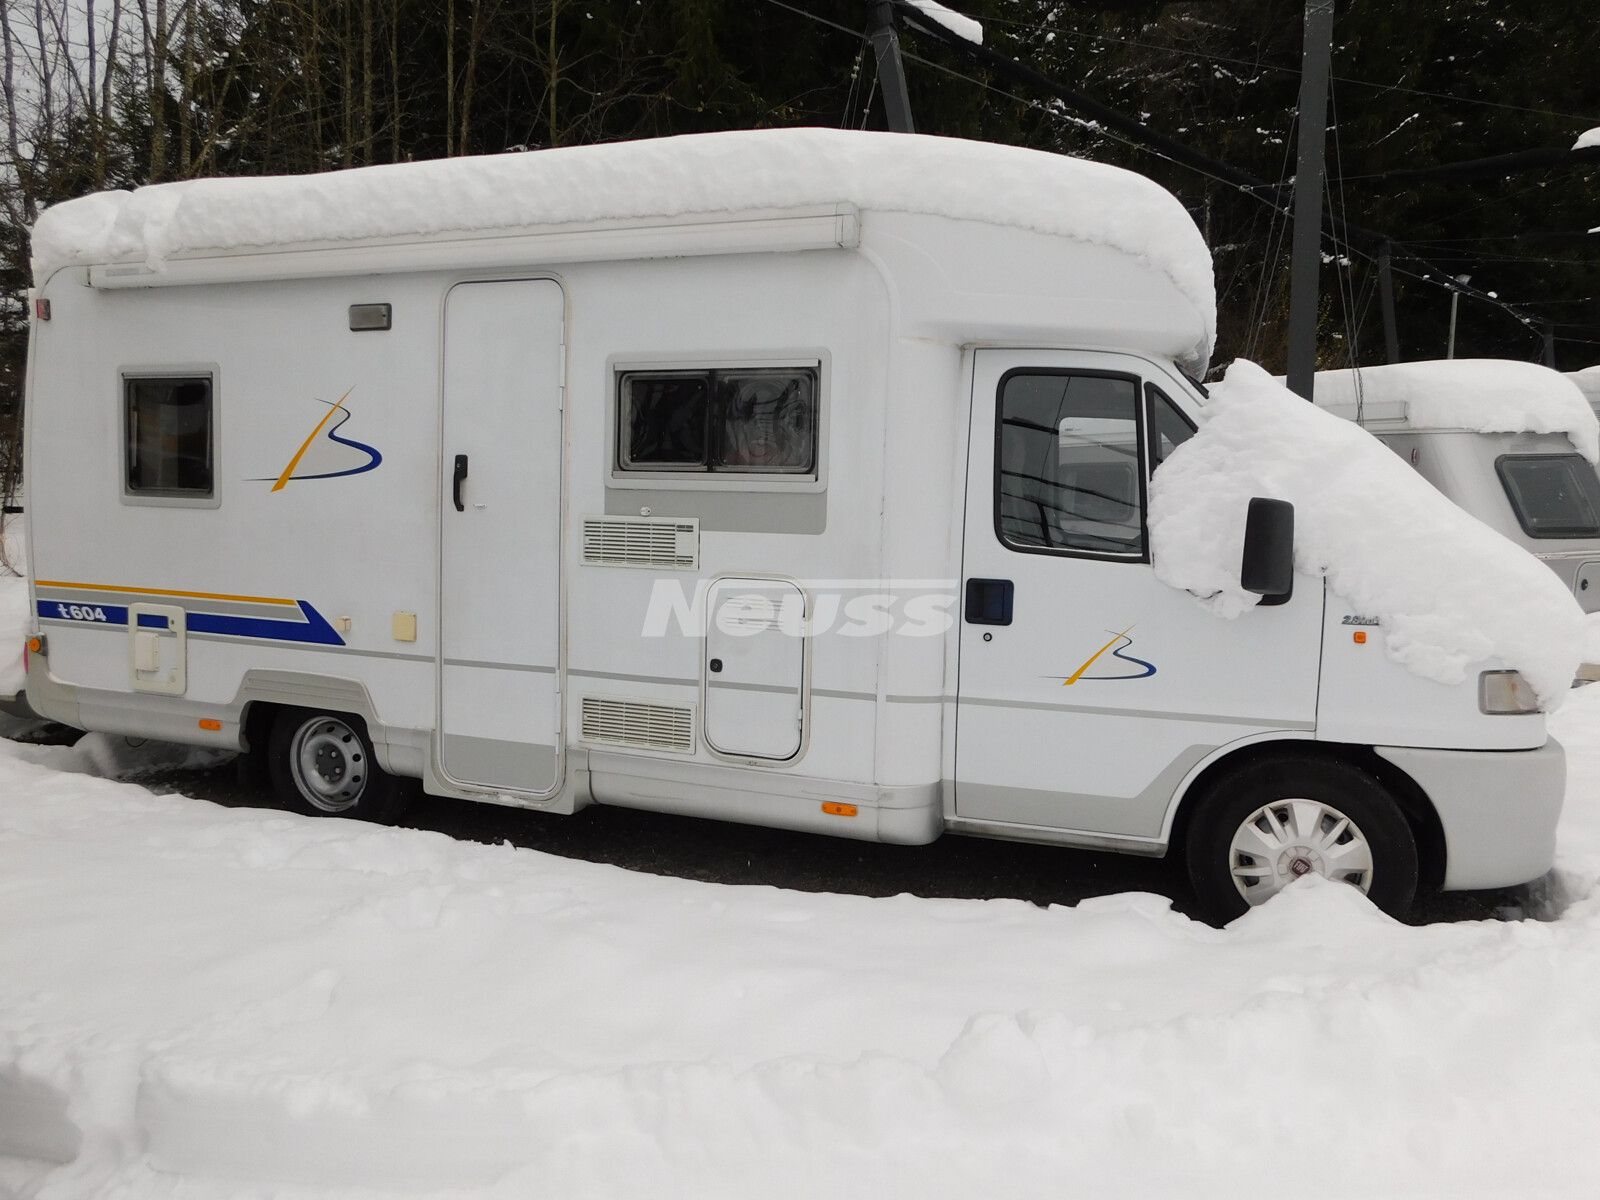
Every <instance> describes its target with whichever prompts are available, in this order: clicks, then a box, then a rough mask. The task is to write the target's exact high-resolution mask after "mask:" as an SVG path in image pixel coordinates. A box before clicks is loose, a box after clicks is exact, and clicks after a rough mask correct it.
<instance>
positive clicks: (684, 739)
mask: <svg viewBox="0 0 1600 1200" xmlns="http://www.w3.org/2000/svg"><path fill="white" fill-rule="evenodd" d="M583 740H584V741H586V742H604V743H606V744H608V745H613V746H639V747H642V748H644V749H648V750H671V751H674V752H676V753H679V754H688V753H692V752H693V751H694V709H693V708H691V707H690V706H689V705H686V704H684V705H680V704H657V703H653V702H651V701H649V700H613V699H610V698H606V697H600V696H585V697H584V698H583Z"/></svg>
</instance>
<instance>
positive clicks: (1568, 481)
mask: <svg viewBox="0 0 1600 1200" xmlns="http://www.w3.org/2000/svg"><path fill="white" fill-rule="evenodd" d="M1494 465H1495V470H1497V471H1498V472H1499V473H1500V483H1501V486H1502V487H1504V488H1505V490H1506V498H1507V499H1509V500H1510V501H1511V510H1512V511H1513V512H1515V513H1516V514H1517V520H1518V521H1519V522H1520V523H1521V525H1522V530H1523V532H1524V533H1526V534H1527V535H1528V536H1529V537H1536V538H1588V537H1600V479H1597V478H1596V476H1595V469H1594V467H1593V465H1592V464H1590V463H1589V462H1588V461H1587V460H1585V459H1584V458H1582V457H1581V456H1579V455H1577V454H1503V455H1501V456H1500V457H1499V458H1498V459H1496V460H1495V464H1494Z"/></svg>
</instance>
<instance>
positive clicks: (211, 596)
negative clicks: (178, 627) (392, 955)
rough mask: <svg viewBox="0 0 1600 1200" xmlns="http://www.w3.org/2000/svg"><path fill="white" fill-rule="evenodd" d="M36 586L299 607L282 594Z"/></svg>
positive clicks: (53, 582) (45, 582)
mask: <svg viewBox="0 0 1600 1200" xmlns="http://www.w3.org/2000/svg"><path fill="white" fill-rule="evenodd" d="M33 585H34V587H46V588H75V589H77V590H78V591H82V592H126V593H128V594H129V595H131V596H183V597H186V598H188V599H191V600H236V601H238V602H239V603H241V604H287V605H289V607H291V608H298V607H300V606H299V603H298V602H297V601H294V600H285V599H283V598H282V597H281V596H233V595H229V594H228V593H226V592H175V591H171V590H170V589H167V588H145V587H119V586H118V585H116V584H112V583H67V582H66V581H64V580H60V579H35V580H34V581H33Z"/></svg>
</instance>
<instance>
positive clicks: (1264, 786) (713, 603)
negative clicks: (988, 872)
mask: <svg viewBox="0 0 1600 1200" xmlns="http://www.w3.org/2000/svg"><path fill="white" fill-rule="evenodd" d="M494 172H500V173H503V174H504V175H505V177H504V178H499V177H497V178H498V185H497V186H495V187H492V188H478V187H476V185H477V184H478V183H480V182H482V180H483V179H484V178H485V175H486V173H494ZM517 172H522V173H524V174H525V176H526V178H525V179H522V180H521V182H518V179H519V178H520V177H518V176H517V174H516V173H517ZM418 181H421V183H424V184H426V187H427V189H428V190H427V192H426V193H425V194H426V195H431V196H433V197H434V199H433V200H432V201H431V203H432V205H433V208H432V209H430V210H429V211H428V213H427V214H426V216H425V217H424V218H423V219H422V220H421V223H422V224H426V225H427V228H426V229H425V230H424V231H423V232H420V233H416V234H412V235H405V236H402V235H401V234H399V233H397V232H396V231H395V228H394V227H393V225H392V224H391V223H386V222H389V221H390V215H391V214H393V213H399V214H401V217H404V218H405V219H412V218H413V217H414V214H415V211H416V209H417V206H418V205H419V204H421V203H422V201H421V200H419V195H423V194H424V193H421V192H419V191H418V188H417V187H416V186H414V185H416V184H417V183H418ZM452 189H456V190H454V191H453V190H452ZM150 191H151V193H154V194H151V195H147V194H146V193H143V192H141V193H135V194H133V195H132V196H122V197H116V198H110V199H108V198H105V197H94V198H91V199H90V200H87V201H77V202H74V203H72V204H68V205H66V206H63V208H62V209H60V210H56V212H55V214H54V215H52V214H47V215H46V217H45V218H44V222H43V223H42V224H41V226H40V231H39V235H38V240H37V241H36V257H38V258H39V260H40V262H39V275H40V277H39V278H38V280H37V288H36V291H35V292H34V302H35V305H36V313H37V315H36V319H35V322H34V325H33V329H32V342H31V359H30V374H29V394H28V424H27V454H28V459H27V468H28V480H29V487H30V503H29V505H28V519H29V522H30V526H31V529H30V533H31V539H32V540H31V543H30V544H31V546H32V550H33V561H34V565H35V575H36V577H35V578H34V579H33V581H32V587H33V591H34V600H35V603H36V605H37V616H38V625H37V631H38V638H37V640H36V642H35V649H34V652H33V653H32V655H31V658H30V665H29V672H28V696H29V699H30V701H31V702H32V704H33V705H34V707H35V708H36V709H38V711H39V712H41V713H42V714H45V715H48V716H50V717H52V718H54V719H56V720H59V721H63V722H66V723H68V724H70V725H74V726H78V727H80V728H84V729H91V730H105V731H108V732H114V733H122V734H135V735H141V736H150V737H160V738H167V739H171V740H175V741H183V742H192V743H196V744H200V745H210V746H222V747H233V748H240V749H246V750H249V751H251V752H253V753H260V754H265V755H267V756H268V758H269V766H270V768H271V770H272V774H273V776H274V779H275V780H276V783H277V785H278V787H279V789H280V790H281V791H282V793H283V795H284V797H285V798H286V800H287V801H288V802H289V803H291V804H293V805H296V806H298V807H299V808H301V809H302V810H304V811H306V812H309V813H324V814H327V813H331V814H343V815H348V816H360V817H370V818H374V819H379V820H383V819H392V818H393V816H394V815H395V813H396V812H397V805H398V801H399V798H400V796H401V795H402V793H403V791H404V789H403V787H402V786H401V778H404V777H409V778H410V779H420V780H421V785H422V787H423V788H424V789H425V790H426V791H428V792H430V793H433V794H436V795H445V796H455V797H461V798H463V799H468V800H484V801H490V802H494V803H500V804H509V805H519V806H523V807H527V808H533V809H540V810H545V811H551V812H562V813H570V812H573V811H575V810H577V809H580V808H582V807H583V806H585V805H587V804H590V803H599V804H614V805H629V806H635V807H640V808H649V809H657V810H663V811H671V812H679V813H686V814H692V815H697V816H703V817H715V818H721V819H725V820H733V821H744V822H751V823H756V824H766V825H773V826H781V827H786V828H792V829H802V830H811V831H815V832H818V833H827V834H835V835H841V836H845V837H854V838H862V839H868V840H877V841H885V842H899V843H922V842H929V841H932V840H933V839H935V838H937V837H939V836H940V835H941V834H942V833H944V832H946V831H955V832H960V833H967V834H978V835H984V836H993V837H1002V838H1012V839H1020V840H1027V841H1036V842H1047V843H1059V844H1062V845H1069V846H1081V847H1097V848H1102V849H1111V850H1117V851H1124V852H1128V853H1133V854H1143V855H1162V854H1165V853H1167V852H1168V851H1169V850H1172V851H1176V852H1179V853H1181V854H1183V855H1185V856H1186V857H1187V863H1188V867H1189V870H1190V873H1191V875H1192V876H1193V878H1194V881H1195V884H1196V888H1197V891H1198V893H1199V895H1200V898H1201V900H1202V902H1203V904H1204V905H1205V906H1206V910H1207V911H1208V912H1209V913H1210V914H1212V915H1213V916H1214V917H1226V916H1228V915H1231V914H1232V913H1235V912H1239V911H1243V910H1244V908H1245V907H1246V905H1247V904H1248V903H1253V902H1257V901H1260V900H1262V899H1265V898H1266V897H1268V896H1271V895H1272V894H1274V893H1275V892H1276V891H1277V890H1278V889H1280V888H1281V887H1283V886H1284V885H1285V884H1286V883H1288V882H1290V881H1292V880H1293V879H1295V878H1296V877H1298V876H1300V875H1303V874H1306V873H1313V872H1314V873H1320V874H1323V875H1326V876H1328V877H1330V878H1334V879H1339V880H1344V881H1346V882H1348V883H1350V884H1352V885H1354V886H1357V887H1359V888H1360V889H1361V890H1363V891H1365V892H1367V893H1368V894H1369V895H1371V896H1372V898H1373V899H1374V900H1375V901H1376V902H1378V903H1380V904H1382V905H1383V906H1384V907H1385V908H1387V909H1390V910H1391V911H1399V910H1402V909H1404V908H1405V907H1406V906H1407V905H1408V903H1409V902H1410V900H1411V898H1412V895H1413V893H1414V891H1415V890H1416V888H1417V887H1418V886H1419V881H1420V884H1421V885H1422V886H1443V887H1446V888H1484V887H1493V886H1501V885H1511V884H1519V883H1522V882H1524V881H1527V880H1530V879H1533V878H1535V877H1537V876H1539V875H1541V874H1543V873H1544V872H1545V871H1546V870H1548V869H1549V867H1550V865H1551V862H1552V857H1553V846H1554V837H1555V825H1556V819H1557V816H1558V813H1559V809H1560V806H1561V799H1562V793H1563V786H1564V760H1563V756H1562V752H1561V749H1560V746H1559V745H1558V744H1557V743H1555V742H1553V741H1551V740H1549V739H1548V737H1547V735H1546V730H1545V722H1544V717H1543V715H1542V714H1541V713H1540V712H1539V711H1538V707H1537V703H1536V701H1535V700H1534V699H1533V697H1532V695H1531V692H1530V690H1529V689H1528V687H1527V686H1526V685H1525V684H1524V683H1523V682H1522V681H1521V679H1520V676H1518V675H1517V674H1516V673H1515V672H1512V671H1505V670H1502V669H1500V666H1501V665H1500V664H1496V663H1485V664H1481V674H1480V670H1479V669H1475V670H1474V671H1473V672H1472V673H1471V675H1470V677H1469V679H1468V681H1467V682H1465V683H1463V684H1462V685H1460V686H1456V687H1447V686H1443V685H1441V684H1438V683H1433V682H1429V681H1427V680H1424V679H1421V678H1419V677H1417V676H1415V675H1413V674H1410V673H1408V672H1407V671H1406V670H1404V669H1403V668H1402V667H1400V666H1398V665H1396V664H1395V663H1394V662H1392V661H1390V660H1389V659H1388V658H1387V657H1386V656H1385V654H1384V652H1383V650H1382V648H1381V646H1380V645H1379V644H1377V640H1373V641H1368V636H1367V635H1368V627H1369V626H1370V625H1371V624H1373V620H1372V619H1371V618H1369V617H1367V616H1364V615H1363V614H1360V613H1356V612H1352V611H1350V610H1349V608H1348V606H1347V605H1346V604H1345V603H1344V602H1342V601H1341V600H1340V599H1339V598H1338V597H1337V596H1335V595H1331V594H1326V593H1325V590H1324V585H1323V582H1322V581H1321V580H1320V579H1317V578H1311V577H1304V576H1302V577H1299V578H1293V577H1292V573H1291V565H1290V564H1291V562H1292V559H1291V558H1290V553H1291V550H1290V528H1291V527H1290V526H1289V525H1288V524H1287V523H1286V522H1284V521H1283V519H1282V518H1283V517H1284V516H1285V513H1284V512H1283V509H1284V508H1286V507H1287V506H1281V507H1276V508H1275V507H1274V506H1272V505H1270V504H1266V505H1261V506H1259V507H1260V508H1261V510H1262V520H1261V522H1260V523H1259V525H1258V526H1257V528H1256V529H1255V532H1254V533H1253V535H1252V537H1251V539H1249V540H1248V541H1247V545H1246V560H1247V561H1246V563H1245V564H1244V568H1245V570H1246V572H1247V574H1248V575H1250V576H1251V577H1252V578H1253V580H1254V583H1253V587H1254V590H1257V591H1258V592H1260V593H1262V594H1264V595H1267V596H1268V598H1269V603H1266V604H1264V605H1263V606H1262V607H1260V608H1258V609H1254V610H1252V611H1250V612H1248V613H1246V614H1245V615H1243V616H1242V617H1241V618H1240V619H1238V620H1234V621H1220V620H1218V619H1217V618H1215V617H1214V616H1212V615H1211V614H1210V613H1208V612H1207V611H1206V610H1205V609H1204V608H1203V607H1202V606H1201V605H1200V604H1198V603H1196V601H1195V600H1194V598H1193V597H1191V596H1190V595H1188V594H1187V593H1184V592H1181V591H1177V590H1174V589H1173V588H1170V587H1168V586H1166V585H1165V584H1163V583H1161V582H1160V581H1159V580H1158V579H1157V578H1156V576H1155V574H1154V572H1153V570H1152V567H1151V562H1150V552H1149V541H1148V536H1147V533H1146V528H1145V505H1146V493H1147V485H1148V480H1149V477H1150V474H1151V473H1152V472H1153V471H1155V470H1157V469H1158V468H1159V466H1160V464H1161V462H1162V460H1163V458H1164V456H1166V455H1167V454H1168V453H1169V452H1170V451H1171V450H1172V448H1173V447H1174V446H1175V445H1176V444H1177V443H1180V442H1182V441H1183V440H1185V439H1186V438H1188V437H1189V436H1190V434H1191V432H1192V431H1193V429H1194V416H1195V413H1196V411H1197V410H1198V407H1199V406H1200V405H1201V404H1202V400H1201V397H1200V394H1199V392H1198V391H1197V389H1196V387H1195V385H1194V384H1193V383H1192V382H1191V381H1190V378H1191V376H1192V375H1194V374H1197V373H1198V372H1199V371H1201V370H1203V369H1204V361H1203V360H1204V355H1205V353H1206V351H1207V348H1208V345H1209V339H1210V330H1211V322H1212V311H1211V303H1212V301H1211V295H1210V267H1209V257H1208V256H1207V255H1206V252H1205V249H1204V246H1203V244H1202V243H1201V241H1200V239H1199V235H1198V233H1197V231H1195V229H1194V226H1193V223H1192V222H1191V221H1190V220H1189V218H1188V216H1187V214H1185V213H1184V212H1183V211H1182V209H1181V208H1180V207H1179V206H1178V205H1177V204H1176V202H1175V201H1174V200H1173V199H1172V198H1171V197H1170V196H1168V195H1166V193H1164V192H1162V191H1161V190H1160V189H1159V188H1157V187H1156V186H1155V185H1154V184H1150V183H1149V182H1147V181H1145V180H1143V179H1140V178H1138V177H1137V176H1132V175H1128V174H1126V173H1124V172H1120V171H1115V170H1112V169H1110V168H1105V167H1101V166H1097V165H1095V164H1089V163H1082V162H1077V161H1074V160H1069V159H1061V158H1056V157H1054V156H1049V155H1043V154H1036V153H1033V152H1028V151H1019V150H1012V149H1005V148H998V147H991V146H983V145H978V144H973V143H961V142H949V141H943V140H939V139H928V138H913V137H903V136H902V137H892V138H891V137H888V136H887V135H866V134H851V133H837V132H827V131H801V130H787V131H776V132H768V133H759V134H729V135H711V136H707V137H700V138H687V139H672V140H671V141H667V142H661V143H640V144H632V145H619V146H610V147H598V148H592V149H587V150H582V151H548V152H540V153H537V154H533V155H522V156H505V157H502V158H497V159H491V160H479V161H462V160H454V161H451V162H447V163H430V164H417V165H415V166H403V167H394V168H389V167H384V168H374V169H371V170H367V171H358V172H347V173H343V174H341V175H333V176H320V177H315V178H307V179H304V180H271V181H202V182H200V183H195V184H181V185H172V186H169V187H166V188H162V189H151V190H150ZM569 202H570V204H571V205H572V206H573V207H571V208H569V209H563V208H562V205H563V204H566V203H569ZM719 204H720V205H723V207H718V205H719ZM89 205H98V206H100V207H98V208H92V209H91V208H89V207H87V206H89ZM651 205H655V206H656V207H655V208H654V209H652V208H651V207H650V206H651ZM401 217H396V218H394V219H395V220H398V219H401ZM52 221H54V223H53V224H52ZM452 222H455V224H452ZM208 239H209V240H208ZM41 247H42V249H41ZM45 318H48V319H45ZM1264 499H1267V500H1270V499H1271V498H1264ZM1291 581H1292V590H1291V587H1290V583H1291Z"/></svg>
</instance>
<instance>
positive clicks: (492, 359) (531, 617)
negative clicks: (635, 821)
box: [438, 279, 565, 793]
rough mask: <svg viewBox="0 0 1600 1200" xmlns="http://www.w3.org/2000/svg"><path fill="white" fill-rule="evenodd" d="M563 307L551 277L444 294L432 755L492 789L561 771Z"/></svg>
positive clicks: (526, 785)
mask: <svg viewBox="0 0 1600 1200" xmlns="http://www.w3.org/2000/svg"><path fill="white" fill-rule="evenodd" d="M564 307H565V305H564V300H563V296H562V293H561V288H560V287H559V286H558V285H557V284H555V283H553V282H551V281H549V280H528V279H519V280H506V281H497V282H493V283H463V284H457V285H456V286H455V287H454V288H452V289H451V290H450V293H449V296H448V297H447V299H446V301H445V325H444V422H443V440H442V445H441V452H442V455H443V461H442V462H441V464H440V465H441V468H442V470H441V478H442V482H443V495H442V498H441V499H442V510H441V512H440V517H439V524H440V543H441V544H440V555H439V562H440V572H441V575H442V579H441V582H440V589H439V591H440V613H439V620H440V632H439V652H440V663H439V744H438V755H439V762H440V765H441V766H442V767H443V770H444V774H445V775H446V776H447V777H448V778H450V779H452V780H454V781H455V782H457V783H462V784H474V785H479V786H486V787H491V788H495V789H497V790H499V791H502V792H513V793H516V792H522V793H541V792H549V791H550V790H552V789H553V788H554V787H555V786H556V784H557V783H558V782H559V780H560V746H561V736H560V734H561V707H560V695H559V690H558V688H559V679H558V676H557V671H558V669H559V665H560V647H561V602H560V597H561V587H560V567H561V560H560V529H561V385H562V356H563V354H564V347H563V344H562V343H563V336H562V320H563V312H564Z"/></svg>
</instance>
